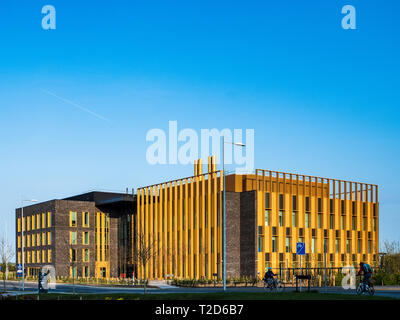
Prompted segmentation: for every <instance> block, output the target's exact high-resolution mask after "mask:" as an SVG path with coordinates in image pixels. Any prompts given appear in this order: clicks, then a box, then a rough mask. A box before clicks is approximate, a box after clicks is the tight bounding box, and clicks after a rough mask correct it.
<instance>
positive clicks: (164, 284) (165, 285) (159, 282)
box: [149, 280, 179, 289]
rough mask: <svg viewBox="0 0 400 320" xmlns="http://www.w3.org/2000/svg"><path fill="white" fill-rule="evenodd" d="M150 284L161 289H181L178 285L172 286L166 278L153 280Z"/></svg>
mask: <svg viewBox="0 0 400 320" xmlns="http://www.w3.org/2000/svg"><path fill="white" fill-rule="evenodd" d="M149 285H151V286H154V287H157V288H159V289H179V287H177V286H172V285H170V284H168V283H167V282H166V281H165V280H151V281H149Z"/></svg>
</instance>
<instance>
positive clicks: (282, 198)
mask: <svg viewBox="0 0 400 320" xmlns="http://www.w3.org/2000/svg"><path fill="white" fill-rule="evenodd" d="M284 208H285V203H284V197H283V194H280V195H279V210H283V209H284Z"/></svg>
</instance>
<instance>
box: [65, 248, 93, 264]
mask: <svg viewBox="0 0 400 320" xmlns="http://www.w3.org/2000/svg"><path fill="white" fill-rule="evenodd" d="M77 253H78V250H77V249H70V251H69V254H70V261H71V262H77V260H78V256H77ZM89 260H90V253H89V249H82V261H83V262H89Z"/></svg>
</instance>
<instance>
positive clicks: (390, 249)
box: [380, 240, 400, 274]
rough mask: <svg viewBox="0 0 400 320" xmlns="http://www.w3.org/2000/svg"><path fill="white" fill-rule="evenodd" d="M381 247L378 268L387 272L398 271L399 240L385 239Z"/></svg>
mask: <svg viewBox="0 0 400 320" xmlns="http://www.w3.org/2000/svg"><path fill="white" fill-rule="evenodd" d="M381 248H382V251H383V252H382V254H381V261H380V269H381V270H382V271H383V272H386V273H389V274H393V273H400V242H399V241H387V240H386V241H384V242H383V244H382V245H381Z"/></svg>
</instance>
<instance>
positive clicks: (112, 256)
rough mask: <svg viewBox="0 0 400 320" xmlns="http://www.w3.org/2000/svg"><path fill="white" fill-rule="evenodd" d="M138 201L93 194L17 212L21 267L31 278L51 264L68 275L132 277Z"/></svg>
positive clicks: (17, 237) (112, 194) (36, 205)
mask: <svg viewBox="0 0 400 320" xmlns="http://www.w3.org/2000/svg"><path fill="white" fill-rule="evenodd" d="M135 211H136V197H135V196H134V195H132V194H121V193H109V192H89V193H85V194H81V195H77V196H73V197H70V198H66V199H61V200H50V201H46V202H43V203H39V204H34V205H30V206H27V207H24V210H23V219H21V208H18V209H16V248H17V263H22V241H23V247H24V264H25V269H26V273H27V275H36V274H37V273H38V271H39V270H40V269H41V268H42V267H43V266H45V265H52V266H54V267H55V272H56V276H62V277H68V276H69V277H72V276H74V277H106V278H109V277H119V276H121V275H126V274H127V273H129V272H130V273H132V269H133V261H132V257H133V252H132V247H131V241H129V239H131V238H132V236H131V235H130V234H129V232H128V231H129V230H133V226H132V227H129V224H130V223H132V221H133V215H134V212H135Z"/></svg>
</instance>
